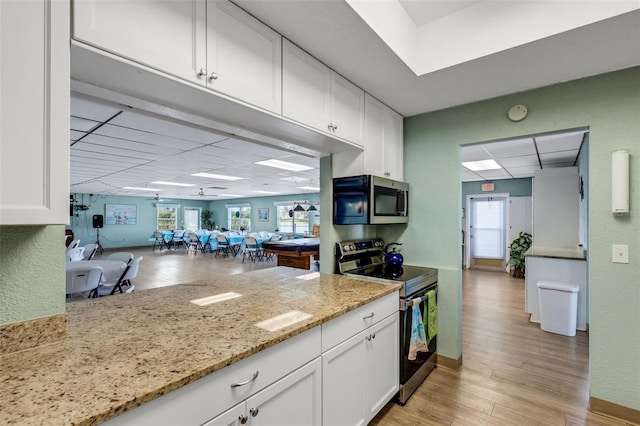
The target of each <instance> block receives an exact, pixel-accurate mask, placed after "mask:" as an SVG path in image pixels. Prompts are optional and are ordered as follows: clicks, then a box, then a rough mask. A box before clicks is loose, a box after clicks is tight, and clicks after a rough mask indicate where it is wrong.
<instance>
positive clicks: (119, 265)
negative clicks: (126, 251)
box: [66, 260, 127, 283]
mask: <svg viewBox="0 0 640 426" xmlns="http://www.w3.org/2000/svg"><path fill="white" fill-rule="evenodd" d="M82 266H85V267H90V266H100V267H101V268H102V278H100V281H102V282H103V283H115V282H117V281H118V280H119V279H120V276H122V273H123V272H124V270H125V268H126V267H127V264H126V263H124V262H122V261H120V260H80V261H76V262H67V264H66V268H67V269H73V268H77V267H82Z"/></svg>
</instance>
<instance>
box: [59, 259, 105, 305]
mask: <svg viewBox="0 0 640 426" xmlns="http://www.w3.org/2000/svg"><path fill="white" fill-rule="evenodd" d="M85 265H86V263H83V262H78V263H77V264H74V265H70V266H67V290H66V293H67V297H69V296H70V295H72V294H74V293H83V292H85V291H88V292H89V297H97V292H96V290H97V288H98V286H99V285H100V278H101V277H102V267H100V266H85Z"/></svg>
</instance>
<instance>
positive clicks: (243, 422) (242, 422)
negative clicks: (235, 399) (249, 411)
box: [238, 414, 249, 425]
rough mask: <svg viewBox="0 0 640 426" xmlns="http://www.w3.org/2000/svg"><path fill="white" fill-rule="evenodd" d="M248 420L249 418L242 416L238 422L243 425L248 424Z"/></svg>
mask: <svg viewBox="0 0 640 426" xmlns="http://www.w3.org/2000/svg"><path fill="white" fill-rule="evenodd" d="M247 420H249V418H248V417H247V416H245V415H244V414H243V415H241V416H240V417H238V421H239V422H240V424H241V425H243V424H246V423H247Z"/></svg>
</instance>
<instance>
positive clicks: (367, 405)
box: [322, 293, 400, 426]
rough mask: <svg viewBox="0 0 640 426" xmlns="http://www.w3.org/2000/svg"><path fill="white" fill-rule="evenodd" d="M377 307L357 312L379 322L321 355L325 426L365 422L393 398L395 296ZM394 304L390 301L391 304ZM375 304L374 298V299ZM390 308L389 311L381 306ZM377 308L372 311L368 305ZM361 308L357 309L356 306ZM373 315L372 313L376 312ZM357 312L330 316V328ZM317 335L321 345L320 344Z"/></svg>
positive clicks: (345, 325) (344, 324)
mask: <svg viewBox="0 0 640 426" xmlns="http://www.w3.org/2000/svg"><path fill="white" fill-rule="evenodd" d="M391 296H392V298H391V297H389V296H388V297H387V298H385V299H384V302H383V300H381V301H378V302H377V306H375V305H374V307H373V308H372V307H370V306H368V305H365V306H363V307H362V308H360V310H361V311H360V312H361V313H362V314H365V313H366V314H367V315H366V316H369V315H372V316H373V318H382V315H384V314H387V315H388V316H386V317H384V318H383V319H382V320H379V321H377V322H375V323H374V324H372V325H370V326H368V327H366V328H365V329H364V330H362V331H360V332H359V333H357V334H356V335H354V336H352V337H350V338H348V339H347V340H345V341H343V342H342V343H339V344H338V345H336V346H334V347H333V348H331V349H329V350H327V351H326V352H323V354H322V424H323V425H325V426H342V425H350V426H351V425H364V424H367V423H368V422H369V421H371V419H373V417H375V415H376V414H377V413H378V412H379V411H380V409H382V407H384V405H385V404H386V403H387V402H389V401H390V400H391V398H393V396H394V395H395V394H396V392H397V391H398V388H399V381H400V376H399V374H400V372H399V366H400V361H399V356H400V355H399V349H398V347H399V318H398V312H397V307H398V295H397V293H394V294H393V295H391ZM393 302H395V303H393ZM374 303H375V302H374ZM382 303H385V304H386V306H389V304H390V303H393V304H392V307H393V308H395V309H396V310H395V311H392V312H393V313H391V314H389V312H388V311H387V310H385V307H386V306H384V305H382ZM376 307H377V308H380V309H374V308H376ZM362 309H363V310H362ZM376 314H377V315H376ZM359 316H360V315H355V316H351V319H350V318H349V317H348V316H345V318H344V319H341V318H338V319H336V320H333V321H334V323H333V324H332V325H331V327H334V328H336V329H345V328H348V327H349V324H348V322H349V321H351V320H352V319H353V318H356V317H359ZM324 341H325V339H324V333H323V344H324Z"/></svg>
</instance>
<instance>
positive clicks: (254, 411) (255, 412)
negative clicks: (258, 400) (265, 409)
mask: <svg viewBox="0 0 640 426" xmlns="http://www.w3.org/2000/svg"><path fill="white" fill-rule="evenodd" d="M249 412H250V413H251V417H255V416H257V415H258V409H257V408H251V409H249Z"/></svg>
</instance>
